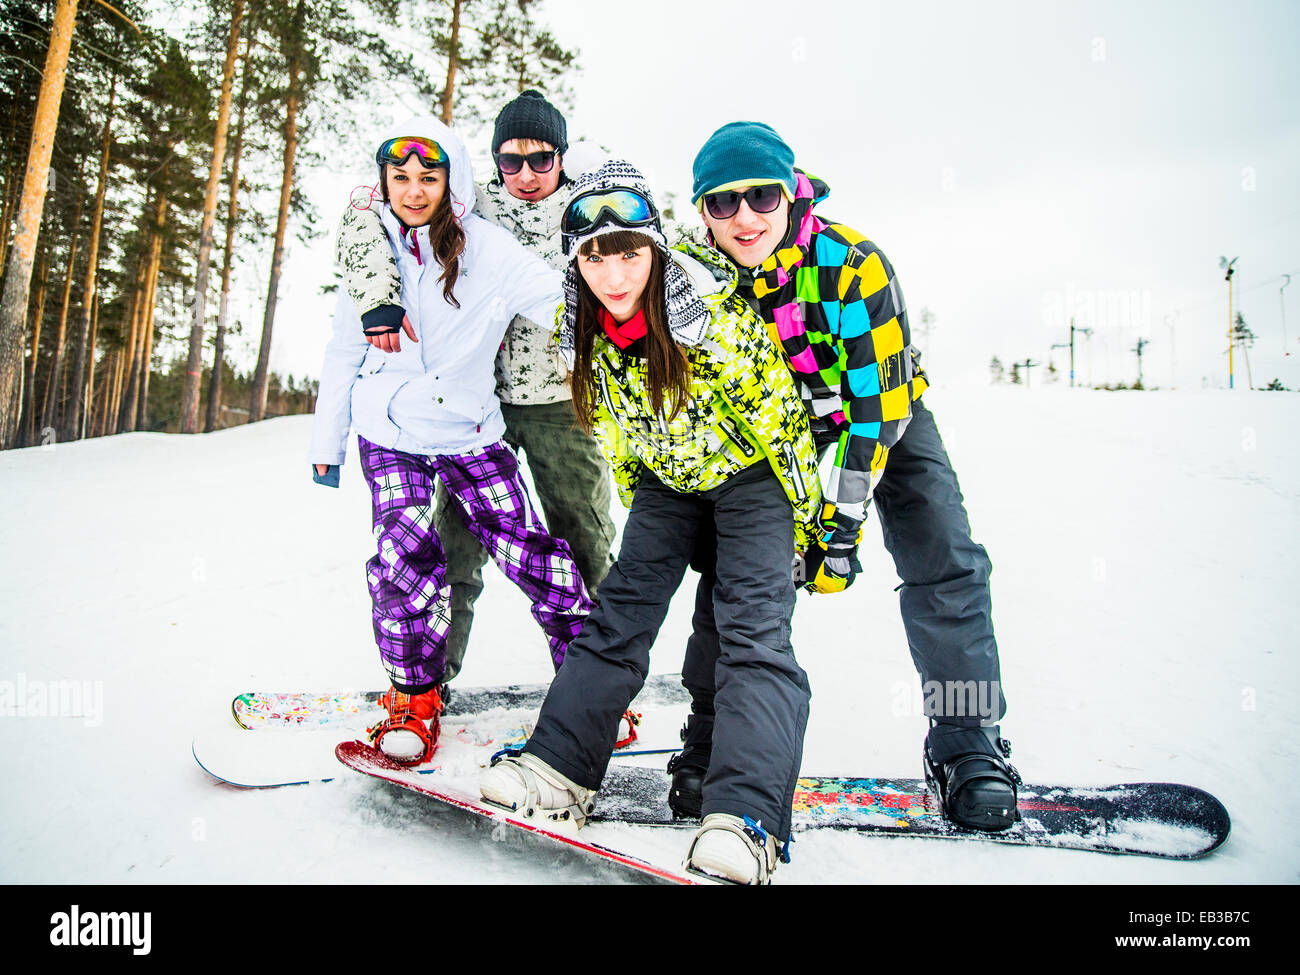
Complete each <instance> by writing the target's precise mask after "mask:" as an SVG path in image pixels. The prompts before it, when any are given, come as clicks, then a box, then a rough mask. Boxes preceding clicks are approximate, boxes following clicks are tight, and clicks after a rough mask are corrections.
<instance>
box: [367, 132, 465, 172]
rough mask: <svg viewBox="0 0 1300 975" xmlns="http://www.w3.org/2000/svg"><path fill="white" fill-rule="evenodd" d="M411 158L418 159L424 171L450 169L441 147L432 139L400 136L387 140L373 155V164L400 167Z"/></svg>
mask: <svg viewBox="0 0 1300 975" xmlns="http://www.w3.org/2000/svg"><path fill="white" fill-rule="evenodd" d="M411 156H419V157H420V165H421V166H423V167H424V168H425V169H435V168H437V167H438V166H448V167H450V164H451V160H450V159H449V158H448V157H447V153H446V152H445V151H444V150H443V148H442V146H440V145H438V143H436V142H434V141H433V140H432V139H422V138H420V137H419V136H401V137H400V138H397V139H389V140H388V141H387V142H385V143H384V144H383V145H382V146H380V147H379V151H378V152H376V153H375V162H377V163H379V165H381V166H382V165H384V164H385V163H387V164H389V165H390V166H401V165H404V164H405V163H406V160H408V159H410V158H411Z"/></svg>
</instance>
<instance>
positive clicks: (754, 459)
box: [480, 160, 821, 883]
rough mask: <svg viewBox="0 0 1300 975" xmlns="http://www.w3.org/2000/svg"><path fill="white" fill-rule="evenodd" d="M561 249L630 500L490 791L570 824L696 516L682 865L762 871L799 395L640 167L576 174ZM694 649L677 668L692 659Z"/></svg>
mask: <svg viewBox="0 0 1300 975" xmlns="http://www.w3.org/2000/svg"><path fill="white" fill-rule="evenodd" d="M561 231H562V234H563V242H564V251H565V254H566V255H567V256H568V257H569V259H570V266H569V271H568V274H567V276H566V278H565V303H564V306H563V308H561V310H560V315H559V318H560V328H559V341H560V351H561V356H562V358H563V359H564V360H565V363H566V365H568V367H569V369H570V372H571V380H572V385H573V404H574V411H575V412H576V414H577V420H578V423H579V424H580V425H581V426H582V427H584V428H585V429H588V430H591V431H593V432H594V433H595V435H596V437H597V439H598V440H599V442H600V444H601V447H602V450H603V451H604V453H605V456H606V458H607V459H608V460H609V463H610V467H611V468H612V470H613V472H614V476H615V479H616V481H617V482H618V486H619V493H620V495H621V496H622V498H623V501H624V503H625V504H627V505H628V507H629V513H628V518H627V523H626V525H625V527H624V530H623V541H622V550H621V551H620V553H619V556H618V561H617V562H616V563H615V564H614V567H613V568H612V569H611V570H610V573H609V575H608V576H607V577H606V580H605V581H604V582H603V583H602V585H601V590H600V599H599V605H598V606H597V608H596V609H595V610H594V611H593V613H592V615H591V616H590V617H589V618H588V620H587V623H586V625H585V626H584V627H583V630H582V633H581V634H580V635H579V636H578V638H577V639H576V640H574V641H573V642H572V643H571V644H570V645H569V649H568V655H567V656H566V658H565V662H564V665H563V666H562V667H561V668H560V670H559V672H558V673H557V674H556V677H555V680H554V682H553V683H552V684H551V688H550V691H549V693H548V694H547V697H546V701H545V703H544V704H543V706H542V710H541V714H540V716H539V718H538V721H537V726H536V730H535V731H534V733H533V735H532V737H531V738H530V739H529V742H528V744H527V746H526V747H525V748H524V750H523V752H522V753H521V754H519V755H517V756H513V757H510V758H506V759H504V760H502V761H501V762H499V763H498V764H497V765H495V766H494V767H493V768H492V769H490V770H489V771H488V772H487V773H485V774H484V776H483V778H482V780H481V783H480V786H481V790H482V793H483V795H484V797H485V798H487V799H488V800H490V801H492V802H497V803H500V804H501V805H504V806H506V807H507V808H512V809H520V810H532V811H533V814H535V815H536V814H541V815H547V816H552V817H555V818H564V817H566V814H567V816H568V817H571V818H572V819H574V820H575V821H576V822H577V823H578V824H579V825H581V824H582V823H583V822H584V821H585V818H586V815H587V813H588V812H589V811H590V808H591V800H592V797H593V796H594V794H595V792H596V790H597V789H599V787H600V783H601V780H602V779H603V778H604V774H605V769H606V767H607V765H608V763H609V757H610V754H611V752H612V750H613V747H614V743H615V740H616V737H617V729H618V723H619V717H620V715H622V714H623V712H624V710H625V709H626V708H627V706H628V704H629V703H630V702H631V700H632V698H633V697H634V696H635V695H636V693H637V691H639V690H640V688H641V686H642V684H643V683H644V681H645V678H646V675H647V673H648V672H649V666H650V646H651V644H652V643H653V642H654V639H655V636H656V635H657V633H658V631H659V627H660V626H661V625H662V623H663V620H664V616H665V614H666V613H667V610H668V603H669V600H670V599H671V598H672V595H673V593H674V592H676V590H677V588H678V586H679V585H680V584H681V581H682V578H683V575H684V573H685V571H686V567H687V565H688V563H689V562H690V560H691V557H692V554H693V552H694V551H695V549H696V536H697V534H698V533H700V532H710V533H713V535H714V537H713V539H711V541H716V545H717V566H716V573H717V585H716V587H715V589H714V592H713V611H714V614H715V616H716V618H717V623H718V626H717V628H718V633H719V638H720V641H721V644H722V647H723V650H722V654H721V657H720V658H719V660H718V664H717V686H718V691H717V695H716V698H715V712H716V717H715V723H714V730H713V752H712V760H711V763H710V767H709V772H708V775H707V777H706V778H705V781H704V787H703V796H704V798H703V808H702V813H703V817H704V818H703V822H702V823H701V825H700V828H699V830H698V831H697V832H696V834H695V836H694V838H693V839H692V841H691V844H690V847H689V850H688V852H687V855H686V867H687V869H688V870H692V871H696V872H699V873H704V874H709V875H712V876H717V877H721V878H723V879H726V880H729V881H732V882H736V883H766V882H768V880H769V877H770V874H771V872H772V871H773V870H774V869H775V868H776V863H777V859H778V856H780V857H781V858H782V859H784V856H785V851H786V848H787V846H788V840H789V837H790V806H791V802H792V800H793V796H794V785H795V780H796V778H797V777H798V773H799V763H800V759H801V757H802V752H803V736H804V728H805V725H806V723H807V719H808V700H809V689H808V678H807V675H806V674H805V673H804V671H803V669H802V668H801V667H800V666H799V665H798V663H797V662H796V661H795V658H794V652H793V650H792V648H791V646H790V616H791V613H792V612H793V610H794V583H793V581H792V578H791V564H792V562H793V559H794V555H795V552H796V547H797V548H798V550H803V549H804V548H805V547H806V545H807V544H808V539H809V534H808V532H809V527H810V525H811V522H812V520H813V518H814V516H815V514H816V512H817V510H818V506H819V504H820V500H821V499H820V488H819V479H818V477H817V468H816V461H815V457H814V453H813V447H812V440H811V436H810V433H809V427H808V420H807V413H806V411H805V410H804V409H803V407H802V404H801V403H800V401H799V398H798V395H797V393H796V392H795V388H794V384H793V382H792V381H791V379H790V375H789V370H788V369H787V368H786V367H785V365H784V363H783V361H782V359H781V356H780V353H779V352H778V351H777V349H776V347H775V345H774V344H773V342H772V340H771V338H770V337H769V335H768V333H767V331H766V328H765V326H764V325H763V323H762V321H761V320H760V319H759V318H758V317H757V315H755V313H754V312H753V311H751V310H750V308H749V307H748V305H747V304H746V303H745V302H744V301H743V300H742V299H740V298H739V297H738V296H736V295H735V293H734V292H735V287H736V272H735V269H734V267H733V266H732V265H731V264H730V263H729V262H728V261H726V260H725V259H724V258H722V257H721V255H719V254H717V252H715V251H712V250H709V249H708V248H704V247H698V246H694V245H684V246H683V247H680V248H676V249H673V250H669V248H668V247H667V246H666V242H665V241H664V237H663V231H662V225H661V223H660V220H659V213H658V211H657V210H656V209H655V206H654V201H653V198H652V197H651V195H650V192H649V189H648V187H647V186H646V184H645V180H644V179H643V178H642V177H641V174H640V173H638V172H637V171H636V169H634V168H633V167H632V166H630V165H629V164H627V163H626V162H622V161H617V160H616V161H611V162H609V163H606V164H605V165H604V166H602V167H601V168H600V169H599V170H596V171H595V172H593V173H589V174H587V175H585V176H583V177H582V178H581V179H579V180H578V181H577V182H576V183H575V184H574V187H573V190H572V192H571V194H570V197H569V204H568V206H567V208H566V209H565V211H564V216H563V218H562V222H561ZM690 656H691V651H690V648H689V647H688V649H687V658H688V659H687V661H686V665H685V667H686V668H689V666H690V664H691V660H690Z"/></svg>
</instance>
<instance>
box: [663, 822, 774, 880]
mask: <svg viewBox="0 0 1300 975" xmlns="http://www.w3.org/2000/svg"><path fill="white" fill-rule="evenodd" d="M777 854H778V850H777V845H776V837H775V836H773V835H772V834H771V833H769V832H768V831H767V830H765V829H763V827H762V825H761V824H759V823H756V822H754V820H752V819H750V818H749V817H748V816H746V817H745V818H744V819H741V818H740V817H739V816H730V815H728V814H727V813H710V814H709V815H707V816H705V817H704V822H703V823H701V824H700V828H699V829H698V830H696V832H695V838H694V839H692V840H691V848H690V850H688V851H687V853H686V859H685V861H683V863H682V869H683V870H685V871H687V872H688V873H698V874H703V875H704V876H706V877H714V878H716V879H718V880H725V881H727V882H728V883H732V884H745V885H757V884H770V883H771V882H772V872H773V871H774V870H776V862H777Z"/></svg>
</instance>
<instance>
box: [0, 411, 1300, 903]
mask: <svg viewBox="0 0 1300 975" xmlns="http://www.w3.org/2000/svg"><path fill="white" fill-rule="evenodd" d="M926 400H927V402H928V403H929V404H930V406H931V408H932V409H933V410H934V411H935V413H936V415H937V417H938V419H939V424H940V429H941V430H942V431H943V433H944V436H945V439H946V441H947V443H948V446H949V450H950V452H951V454H952V457H953V461H954V464H955V466H956V468H957V471H958V473H959V475H960V476H961V479H962V485H963V488H964V490H965V493H966V499H967V506H968V509H969V511H970V513H971V519H972V522H973V525H974V530H975V535H976V538H977V539H978V540H980V541H981V542H983V543H984V544H985V545H986V546H987V548H988V550H989V552H990V554H991V556H992V559H993V563H994V577H993V578H994V590H993V596H994V614H995V621H996V626H997V632H998V638H999V643H1000V646H1001V652H1002V661H1003V677H1004V685H1005V690H1006V694H1007V697H1008V701H1009V704H1010V712H1009V714H1008V716H1007V718H1006V720H1005V721H1004V723H1003V731H1004V734H1006V735H1007V736H1008V737H1010V738H1011V739H1012V740H1013V741H1014V743H1015V746H1016V749H1015V755H1014V761H1015V763H1016V764H1017V765H1018V766H1019V768H1020V769H1021V771H1022V773H1023V774H1024V776H1025V778H1026V779H1027V780H1030V781H1054V782H1076V783H1106V782H1122V781H1141V780H1156V781H1181V782H1187V783H1190V784H1193V785H1197V786H1200V787H1202V788H1205V789H1208V790H1209V791H1211V792H1213V793H1215V794H1216V795H1218V796H1219V797H1220V798H1221V799H1222V800H1223V802H1224V803H1225V805H1226V806H1227V807H1228V810H1229V812H1230V813H1231V815H1232V818H1233V832H1232V837H1231V839H1230V840H1229V841H1228V843H1227V845H1226V846H1225V847H1224V848H1222V849H1221V850H1220V851H1219V852H1217V853H1215V854H1214V855H1212V856H1210V857H1208V858H1207V859H1205V860H1202V861H1198V862H1191V863H1183V862H1165V861H1158V860H1151V859H1144V858H1140V857H1108V856H1103V855H1098V854H1089V853H1076V852H1063V851H1055V850H1032V849H1025V848H1018V847H1005V846H995V845H991V844H978V843H949V842H928V841H922V840H905V839H889V838H872V837H866V836H858V835H845V834H832V833H828V832H822V833H817V834H806V835H803V836H801V837H800V839H799V841H798V843H797V845H796V846H795V848H794V854H795V859H794V862H793V863H792V864H790V865H789V866H783V867H782V868H781V870H780V872H779V873H778V874H777V879H778V882H785V883H795V882H798V883H818V882H867V883H873V882H880V881H883V880H886V879H887V880H889V881H891V882H893V883H909V882H919V883H933V882H944V881H946V882H958V883H961V882H972V881H978V882H989V881H992V882H1008V881H1009V882H1025V883H1060V882H1081V883H1160V884H1166V883H1168V884H1184V883H1186V884H1221V883H1254V882H1282V883H1294V882H1296V881H1297V880H1300V828H1298V827H1300V813H1297V809H1300V780H1298V779H1297V776H1296V774H1295V772H1296V769H1297V767H1298V765H1300V763H1298V762H1297V757H1298V756H1297V752H1298V751H1300V749H1298V747H1297V744H1296V743H1297V741H1298V740H1300V734H1298V732H1300V707H1298V706H1297V704H1296V703H1295V700H1294V695H1295V692H1296V690H1297V688H1298V687H1300V680H1298V677H1300V665H1298V664H1297V660H1296V656H1295V653H1296V650H1297V645H1296V644H1297V636H1298V634H1300V625H1298V624H1300V619H1298V616H1300V611H1298V610H1297V598H1296V583H1297V581H1300V552H1298V551H1297V544H1296V543H1297V540H1298V539H1300V453H1298V452H1297V450H1296V433H1295V431H1296V429H1297V426H1298V424H1300V397H1297V396H1296V395H1294V394H1287V393H1249V392H1245V391H1238V392H1236V393H1227V392H1213V391H1206V392H1200V391H1197V392H1181V391H1180V392H1148V393H1129V392H1113V393H1107V392H1092V391H1083V390H1075V391H1070V390H1066V389H1061V388H1054V389H1033V390H1025V389H1022V388H986V389H970V390H945V389H942V388H940V389H936V390H933V391H931V392H930V393H927V395H926ZM310 422H311V421H310V418H308V417H293V418H286V419H281V420H272V421H269V422H265V423H261V424H258V425H256V426H253V427H248V428H240V429H234V430H227V431H223V432H221V433H217V434H211V435H206V436H195V437H189V438H183V437H179V436H164V435H154V434H134V435H127V436H120V437H112V438H107V439H102V440H95V441H90V442H86V443H76V444H70V445H66V446H63V445H60V446H55V447H44V448H33V449H29V450H22V451H10V452H7V453H4V454H0V493H2V496H3V498H4V500H5V508H6V517H5V518H4V520H3V523H2V524H0V548H2V549H3V551H4V553H5V560H4V567H3V570H0V704H5V705H7V706H8V713H4V714H0V783H3V787H2V788H0V822H2V823H3V831H4V843H3V844H0V881H3V882H10V883H13V882H23V883H33V882H34V883H47V882H54V883H235V882H244V883H249V882H306V883H324V882H347V883H372V882H376V881H385V882H390V883H391V882H393V881H398V882H400V881H403V880H409V881H411V882H414V883H420V884H429V883H435V884H436V883H440V882H468V883H477V882H483V883H504V882H509V883H516V882H525V883H528V882H555V881H557V880H558V881H562V882H564V881H569V882H575V883H582V882H592V881H608V880H613V879H619V878H618V877H616V876H615V875H613V874H610V873H606V872H602V870H601V869H600V868H597V867H592V866H591V865H589V864H588V863H586V862H585V861H582V860H579V859H577V858H575V857H574V856H572V855H570V854H567V853H562V852H554V851H551V850H550V849H544V848H542V847H541V846H540V845H539V844H537V843H535V842H530V841H528V840H527V838H525V837H522V836H516V835H511V836H508V837H506V838H504V839H498V840H497V841H493V840H492V836H491V831H490V830H489V829H488V828H486V827H481V826H480V827H477V828H475V827H473V826H472V825H470V824H469V823H467V821H466V819H465V818H464V817H463V816H461V815H460V814H457V813H455V812H454V811H451V810H444V809H440V808H436V807H434V806H432V805H430V804H428V803H426V802H424V801H422V800H420V799H419V798H418V797H415V796H411V795H408V794H405V793H399V792H397V791H396V790H390V789H389V788H387V787H384V786H382V785H381V784H379V783H376V782H372V781H370V780H366V779H363V778H361V777H359V776H348V775H345V776H343V777H341V778H339V779H337V780H335V781H333V782H330V783H324V784H318V785H313V786H300V787H292V788H284V789H272V790H263V791H242V790H237V789H233V788H231V787H229V786H223V785H220V784H217V783H216V782H214V781H213V780H212V779H211V778H209V777H208V776H207V775H206V774H205V773H204V772H203V771H201V770H200V769H199V768H198V767H197V766H196V765H195V763H194V760H193V758H192V757H191V754H190V742H191V738H192V736H193V734H194V733H195V732H196V731H197V730H199V729H201V728H203V727H205V726H206V727H210V726H212V724H213V723H214V722H222V721H226V720H227V718H226V715H227V713H228V712H227V711H226V708H227V707H228V704H229V700H230V697H231V696H232V695H233V694H234V693H236V692H239V691H242V690H248V689H250V688H253V687H261V688H281V689H297V688H301V687H304V686H310V687H341V686H369V685H376V684H378V683H379V681H380V673H381V672H380V669H379V666H378V662H377V658H376V655H375V651H374V649H373V643H372V640H371V636H370V622H369V613H368V599H367V595H366V591H365V587H364V582H363V576H362V564H363V563H364V561H365V559H366V558H367V557H368V556H369V554H370V551H371V546H372V541H371V538H370V533H369V511H368V500H367V498H366V496H365V493H364V485H363V484H362V482H361V479H360V477H359V474H358V470H357V466H356V460H355V455H354V456H353V457H352V458H350V459H349V463H348V465H347V466H346V467H345V469H344V480H343V488H342V490H340V491H331V490H329V489H327V488H322V487H319V486H316V485H314V484H313V483H312V482H311V480H310V477H309V476H308V468H307V464H306V462H305V460H304V459H303V458H304V456H305V452H306V446H307V441H308V433H309V427H310ZM617 514H618V517H619V518H620V520H621V515H622V513H621V511H620V512H618V513H617ZM863 561H864V563H865V565H866V573H865V576H864V577H863V578H861V579H860V580H859V581H858V583H857V584H856V585H855V586H854V587H853V588H852V589H851V590H850V591H849V592H847V593H846V594H844V595H842V596H837V597H832V598H817V599H813V598H807V597H803V596H801V597H800V600H799V604H798V608H797V611H796V618H795V641H796V642H795V647H796V651H797V653H798V655H799V658H800V661H801V662H802V664H803V666H804V667H805V668H806V669H807V671H808V672H809V675H810V678H811V680H812V686H813V711H812V717H811V721H810V723H809V727H808V736H807V742H806V747H805V752H804V755H805V761H804V769H805V771H806V772H808V773H813V774H837V773H845V774H849V773H858V774H862V773H868V774H873V773H874V774H895V775H918V774H919V753H920V747H921V740H922V737H923V735H924V729H925V724H924V719H923V718H921V717H919V716H918V715H919V690H918V686H917V681H916V678H915V673H914V671H913V669H912V665H911V662H910V659H909V657H908V653H907V644H906V641H905V639H904V637H903V631H902V626H901V623H900V621H899V615H898V607H897V596H896V595H895V594H894V592H893V591H892V590H893V587H894V586H895V585H896V584H897V579H896V578H895V574H894V571H893V566H892V564H891V562H890V560H889V558H888V556H887V554H886V553H885V551H884V549H883V546H881V544H880V539H879V534H878V532H876V531H874V530H871V529H869V530H868V537H867V540H866V542H865V543H864V559H863ZM692 591H693V585H692V584H691V582H690V579H688V585H687V586H686V587H684V589H683V592H682V593H681V595H680V597H679V599H678V600H677V601H676V603H675V604H674V609H673V612H672V614H671V616H670V619H669V622H668V624H667V625H666V626H665V628H664V631H663V633H662V634H661V636H660V640H659V643H658V645H657V646H656V648H655V650H654V655H653V660H652V668H653V669H654V670H655V671H659V672H666V671H675V670H677V669H679V668H680V665H681V653H682V648H683V646H684V643H685V638H686V634H687V624H688V620H689V612H688V610H689V605H690V598H691V596H690V593H691V592H692ZM868 621H869V625H867V623H868ZM548 672H549V664H548V662H547V658H546V654H545V652H544V649H543V644H542V640H541V637H540V635H539V633H538V632H537V631H536V628H535V626H534V624H533V623H532V620H531V618H530V616H529V615H528V612H527V604H526V602H525V600H524V599H523V597H522V596H520V595H519V594H518V593H517V592H516V591H514V590H513V589H512V588H511V587H510V586H509V584H508V583H507V582H506V581H505V580H504V579H503V578H502V577H501V576H500V575H499V574H498V573H496V571H495V569H491V570H490V575H489V585H488V591H487V594H486V595H485V597H484V599H483V601H482V602H481V603H480V612H479V616H478V620H477V623H476V627H475V630H474V640H473V643H472V645H471V648H470V657H469V660H468V662H467V665H466V667H465V670H464V672H463V674H462V676H461V678H460V681H461V682H462V683H464V684H467V685H468V684H488V683H503V682H512V681H533V680H544V679H546V677H547V676H548ZM60 681H75V682H85V683H84V684H83V685H82V686H84V689H85V691H86V693H85V694H84V696H83V699H82V700H81V701H80V702H76V703H75V706H73V707H72V708H71V710H74V711H75V712H77V713H75V714H72V715H68V714H66V713H65V714H63V715H62V716H39V715H36V714H33V713H32V712H33V711H38V710H40V705H39V695H40V693H41V691H42V690H43V689H48V688H50V687H52V686H55V683H54V682H60ZM65 686H67V685H65ZM67 709H68V707H67V702H66V701H65V710H67ZM0 710H3V709H0ZM15 711H17V712H22V711H26V712H27V713H26V714H22V713H14V712H15ZM70 769H71V770H73V774H71V775H70V774H69V770H70ZM687 835H688V834H682V836H683V842H684V841H685V838H686V836H687Z"/></svg>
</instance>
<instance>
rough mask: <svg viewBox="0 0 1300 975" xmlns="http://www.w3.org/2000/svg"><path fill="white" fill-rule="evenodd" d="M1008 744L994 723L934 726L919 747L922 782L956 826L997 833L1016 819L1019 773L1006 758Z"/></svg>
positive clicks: (1017, 816)
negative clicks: (923, 780) (984, 725)
mask: <svg viewBox="0 0 1300 975" xmlns="http://www.w3.org/2000/svg"><path fill="white" fill-rule="evenodd" d="M1010 757H1011V742H1009V741H1007V740H1006V739H1005V738H1001V737H999V735H998V729H997V727H993V728H964V727H961V726H959V725H949V724H936V725H934V726H933V727H932V728H931V729H930V733H929V734H928V735H927V736H926V739H925V747H924V748H923V749H922V750H921V761H922V763H923V764H924V766H925V781H926V785H927V786H929V788H930V792H931V793H932V794H933V795H934V797H935V799H937V800H938V802H939V807H940V809H941V810H942V811H943V815H944V818H945V819H947V820H948V821H949V822H950V823H953V824H954V825H956V826H961V827H964V828H965V829H972V830H978V831H980V832H985V833H1000V832H1002V831H1003V830H1007V829H1010V828H1011V827H1012V826H1014V825H1015V824H1016V823H1018V822H1019V821H1020V810H1019V808H1017V805H1016V789H1017V787H1018V786H1019V785H1020V784H1021V781H1022V780H1021V778H1020V773H1019V772H1018V771H1016V768H1015V766H1014V765H1012V764H1010V763H1009V762H1008V761H1007V759H1008V758H1010Z"/></svg>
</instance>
